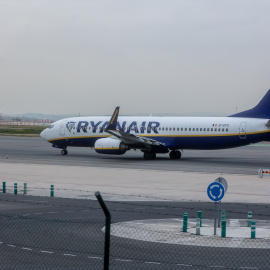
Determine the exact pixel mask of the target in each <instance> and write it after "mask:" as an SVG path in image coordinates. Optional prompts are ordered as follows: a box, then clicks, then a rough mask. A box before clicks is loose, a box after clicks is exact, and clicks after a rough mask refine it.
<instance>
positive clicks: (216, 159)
mask: <svg viewBox="0 0 270 270" xmlns="http://www.w3.org/2000/svg"><path fill="white" fill-rule="evenodd" d="M269 146H270V144H264V145H258V146H256V145H254V146H245V147H241V148H234V149H225V150H209V151H206V150H203V151H202V150H200V151H198V150H184V153H183V157H182V159H181V160H171V159H170V158H169V156H168V154H160V155H157V159H155V160H147V161H146V160H144V159H143V155H142V153H141V152H140V151H133V150H131V151H129V152H127V153H126V154H124V155H121V156H113V155H112V156H110V155H100V154H97V153H96V152H95V151H94V150H93V149H91V148H78V147H76V148H72V147H70V148H68V151H69V154H68V155H67V156H61V154H60V150H59V149H55V148H52V146H51V144H50V143H48V142H46V141H44V140H43V139H41V138H38V137H32V138H29V137H7V136H1V137H0V161H1V162H5V161H6V162H20V163H39V164H59V165H68V166H93V167H107V168H133V169H153V170H164V171H185V172H207V173H232V174H257V170H258V168H268V167H270V162H269V150H270V147H269ZM7 155H8V160H7Z"/></svg>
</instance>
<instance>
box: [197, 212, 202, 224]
mask: <svg viewBox="0 0 270 270" xmlns="http://www.w3.org/2000/svg"><path fill="white" fill-rule="evenodd" d="M198 218H199V219H200V227H202V211H198Z"/></svg>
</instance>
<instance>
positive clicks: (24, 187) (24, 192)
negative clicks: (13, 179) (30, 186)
mask: <svg viewBox="0 0 270 270" xmlns="http://www.w3.org/2000/svg"><path fill="white" fill-rule="evenodd" d="M23 194H24V195H26V194H27V183H24V184H23Z"/></svg>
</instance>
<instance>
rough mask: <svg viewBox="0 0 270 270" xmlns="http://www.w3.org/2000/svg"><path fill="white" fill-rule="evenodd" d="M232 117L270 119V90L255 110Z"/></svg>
mask: <svg viewBox="0 0 270 270" xmlns="http://www.w3.org/2000/svg"><path fill="white" fill-rule="evenodd" d="M230 117H247V118H265V119H270V89H269V90H268V92H267V93H266V94H265V96H264V97H263V98H262V100H261V101H260V102H259V103H258V105H257V106H255V107H254V108H252V109H250V110H247V111H243V112H240V113H236V114H233V115H230Z"/></svg>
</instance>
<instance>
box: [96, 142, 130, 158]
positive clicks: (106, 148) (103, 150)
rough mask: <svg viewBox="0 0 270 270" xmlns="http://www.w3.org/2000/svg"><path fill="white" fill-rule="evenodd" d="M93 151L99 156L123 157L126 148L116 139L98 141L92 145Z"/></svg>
mask: <svg viewBox="0 0 270 270" xmlns="http://www.w3.org/2000/svg"><path fill="white" fill-rule="evenodd" d="M94 148H95V151H96V152H97V153H99V154H112V155H123V154H124V153H125V152H126V151H127V150H128V147H127V146H126V145H125V144H124V143H123V142H121V141H120V140H118V139H113V138H104V139H98V140H97V141H96V142H95V145H94Z"/></svg>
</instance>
